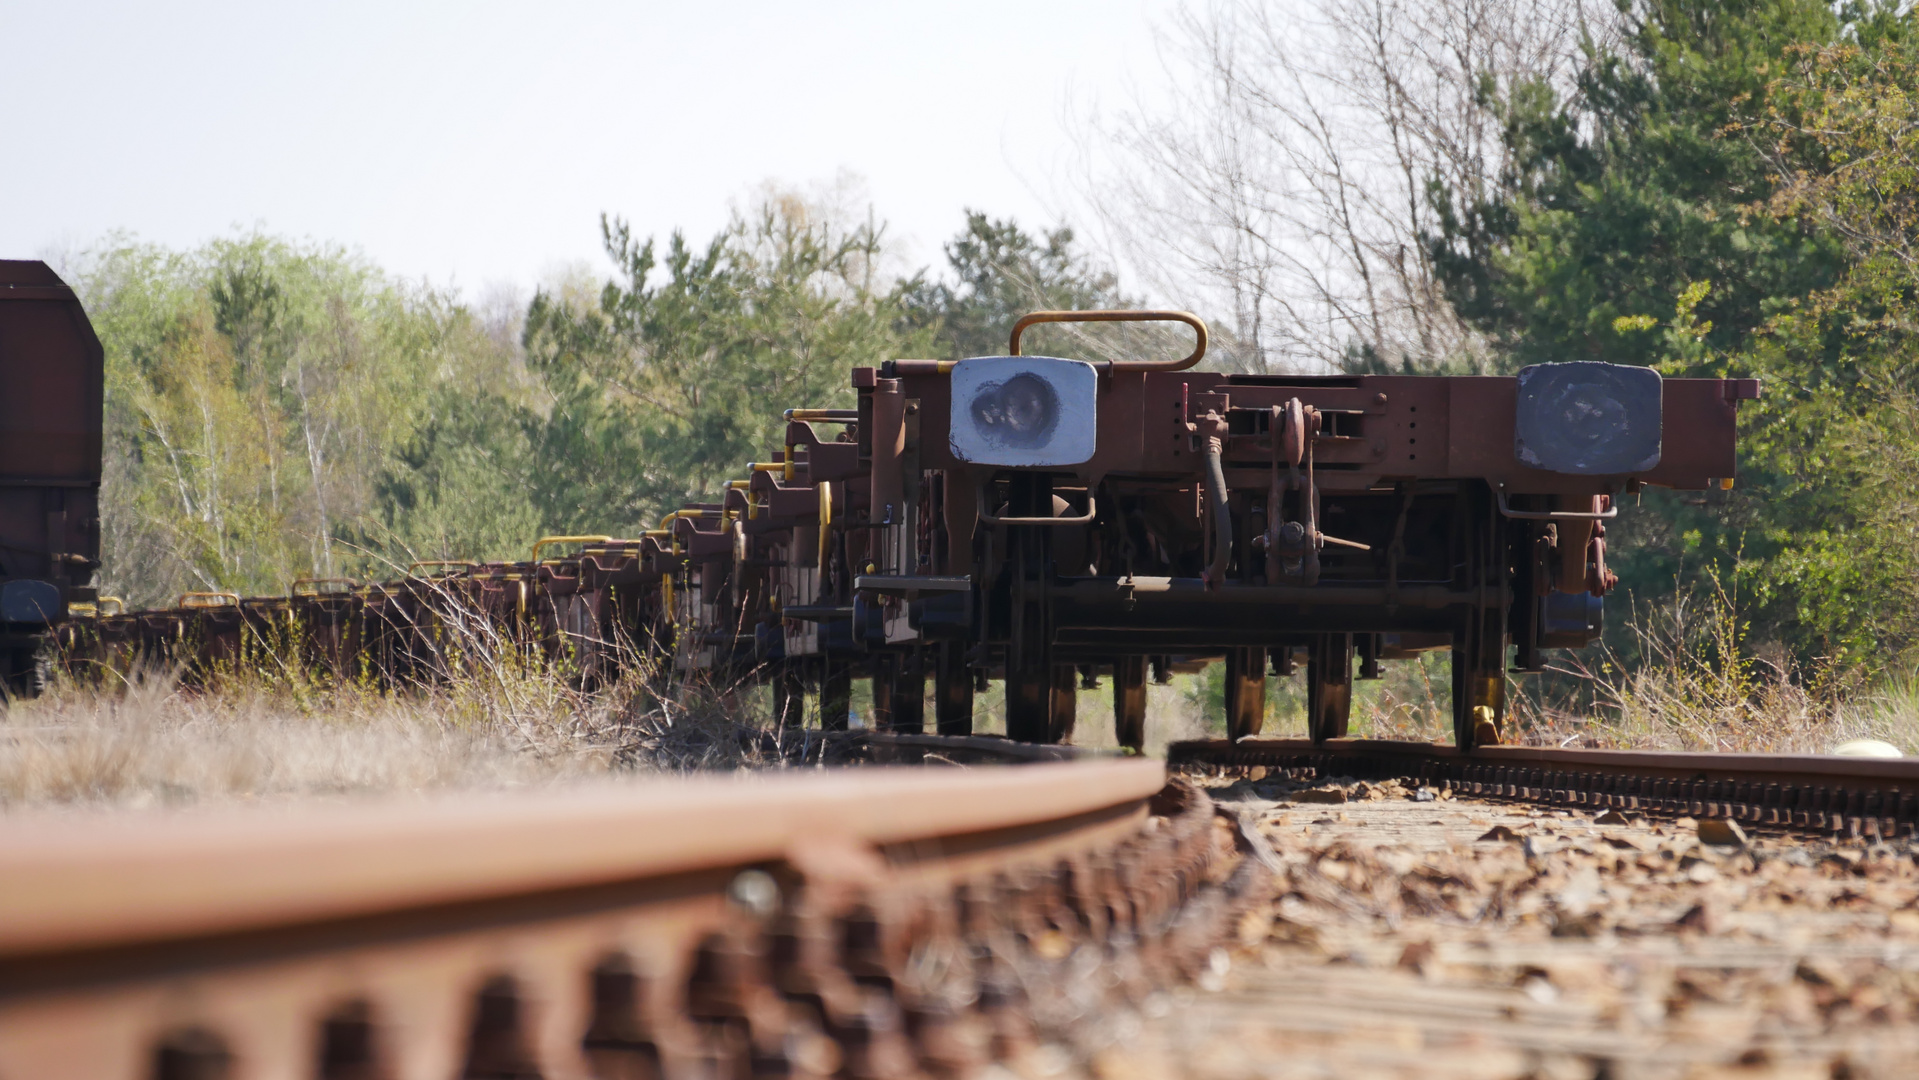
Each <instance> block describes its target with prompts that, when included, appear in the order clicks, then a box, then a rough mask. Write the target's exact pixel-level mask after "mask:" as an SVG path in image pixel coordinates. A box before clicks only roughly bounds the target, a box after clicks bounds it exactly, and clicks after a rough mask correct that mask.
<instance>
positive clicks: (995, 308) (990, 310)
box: [905, 210, 1128, 360]
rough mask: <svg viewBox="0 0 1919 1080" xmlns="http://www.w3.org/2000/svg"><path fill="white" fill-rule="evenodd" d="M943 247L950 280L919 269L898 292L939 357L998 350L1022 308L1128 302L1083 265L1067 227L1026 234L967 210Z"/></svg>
mask: <svg viewBox="0 0 1919 1080" xmlns="http://www.w3.org/2000/svg"><path fill="white" fill-rule="evenodd" d="M945 253H946V266H947V271H948V273H949V274H950V275H951V278H950V280H946V279H942V280H928V279H927V278H926V277H925V276H924V275H922V276H921V277H920V278H918V279H915V280H914V281H913V282H911V283H910V284H909V285H908V287H907V292H906V295H905V301H906V304H907V308H908V312H909V318H910V319H911V320H912V322H913V323H914V324H915V325H917V326H921V327H926V328H930V329H931V330H932V331H933V340H934V349H935V351H936V352H937V353H938V354H939V357H940V358H941V359H949V360H956V359H960V358H962V357H967V356H999V355H1001V354H1003V353H1005V351H1006V346H1007V334H1008V332H1009V331H1010V330H1011V329H1012V326H1013V323H1014V322H1016V321H1017V320H1018V319H1019V317H1020V316H1021V315H1024V314H1026V313H1027V312H1030V311H1042V310H1083V309H1089V308H1113V307H1125V306H1128V304H1127V301H1126V299H1125V298H1124V297H1123V296H1121V294H1120V292H1119V289H1118V283H1117V281H1116V280H1115V278H1114V277H1113V275H1112V274H1111V273H1110V272H1108V271H1102V270H1097V269H1094V268H1093V267H1091V266H1089V265H1088V264H1087V261H1086V258H1085V256H1084V255H1083V254H1082V253H1081V252H1080V251H1079V250H1078V249H1077V248H1076V247H1075V244H1074V238H1073V231H1072V230H1071V229H1068V228H1058V229H1054V230H1051V231H1050V232H1046V233H1043V234H1041V235H1039V236H1034V235H1033V234H1031V233H1028V232H1027V231H1025V230H1024V229H1022V228H1020V227H1019V225H1018V223H1016V222H1014V221H1013V220H1011V219H999V218H989V217H987V216H986V215H985V214H983V213H981V212H979V211H977V210H968V211H967V212H966V226H965V228H963V229H961V230H960V233H959V235H958V236H956V237H954V238H953V239H952V240H950V241H948V242H947V244H946V245H945ZM1035 333H1036V334H1037V333H1039V332H1037V331H1036V332H1035Z"/></svg>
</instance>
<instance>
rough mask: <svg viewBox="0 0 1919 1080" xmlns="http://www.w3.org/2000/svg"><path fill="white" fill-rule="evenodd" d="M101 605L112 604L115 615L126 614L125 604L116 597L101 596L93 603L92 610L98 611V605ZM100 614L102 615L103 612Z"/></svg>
mask: <svg viewBox="0 0 1919 1080" xmlns="http://www.w3.org/2000/svg"><path fill="white" fill-rule="evenodd" d="M102 604H112V605H113V613H114V614H115V615H125V614H126V613H127V602H126V601H125V600H122V599H120V598H119V597H117V596H102V597H101V598H100V599H98V600H95V601H94V602H93V609H94V610H95V611H99V610H100V605H102ZM102 614H104V612H103V613H102Z"/></svg>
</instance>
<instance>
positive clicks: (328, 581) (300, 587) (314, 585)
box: [287, 577, 360, 596]
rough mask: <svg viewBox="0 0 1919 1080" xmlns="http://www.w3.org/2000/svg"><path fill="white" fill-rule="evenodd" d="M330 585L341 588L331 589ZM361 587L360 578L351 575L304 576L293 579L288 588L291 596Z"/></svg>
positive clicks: (346, 591)
mask: <svg viewBox="0 0 1919 1080" xmlns="http://www.w3.org/2000/svg"><path fill="white" fill-rule="evenodd" d="M328 585H338V586H341V588H337V589H331V590H329V589H328V588H327V586H328ZM359 587H360V582H359V579H357V578H350V577H303V578H295V579H293V586H292V587H291V588H289V589H288V590H287V595H289V596H324V595H326V594H327V593H328V592H333V593H350V592H352V591H353V590H355V589H357V588H359Z"/></svg>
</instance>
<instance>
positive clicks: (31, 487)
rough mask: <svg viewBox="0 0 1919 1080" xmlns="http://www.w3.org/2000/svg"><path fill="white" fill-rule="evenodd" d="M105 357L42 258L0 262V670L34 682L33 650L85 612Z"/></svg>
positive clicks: (29, 685) (28, 687) (94, 542)
mask: <svg viewBox="0 0 1919 1080" xmlns="http://www.w3.org/2000/svg"><path fill="white" fill-rule="evenodd" d="M103 379H104V360H103V355H102V352H101V348H100V340H99V338H97V337H96V336H94V332H93V325H92V324H91V323H90V322H88V321H87V315H86V312H85V311H84V310H82V309H81V306H80V300H79V298H78V297H77V296H75V295H74V292H73V290H72V289H70V288H68V287H67V284H66V283H65V282H63V281H61V280H60V277H59V275H57V274H55V273H54V272H53V270H52V269H51V268H50V267H48V266H47V264H46V263H43V262H32V261H7V260H0V677H4V679H5V683H6V687H7V690H8V691H9V692H10V693H16V694H17V693H22V692H31V691H32V690H33V689H34V688H35V687H36V685H37V683H38V681H39V677H40V676H39V670H38V664H39V663H40V662H41V661H40V656H41V647H42V645H43V644H44V643H45V642H46V640H47V638H48V635H49V634H50V633H52V632H54V631H55V630H56V629H58V628H60V627H62V626H63V625H64V624H65V623H66V622H67V620H68V617H69V615H70V614H71V613H73V612H74V611H76V610H79V611H91V610H92V609H93V606H94V601H95V593H94V589H93V586H92V584H91V582H92V580H93V572H94V571H95V570H96V569H98V568H99V565H100V563H99V557H100V511H99V493H100V421H101V408H102V401H103V393H104V386H103Z"/></svg>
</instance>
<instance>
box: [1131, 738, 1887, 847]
mask: <svg viewBox="0 0 1919 1080" xmlns="http://www.w3.org/2000/svg"><path fill="white" fill-rule="evenodd" d="M1167 763H1168V764H1169V765H1170V766H1172V767H1174V768H1176V769H1179V768H1201V769H1205V768H1217V769H1223V770H1228V771H1248V770H1251V769H1254V768H1263V769H1266V770H1268V771H1269V772H1270V771H1274V770H1278V771H1284V772H1287V773H1289V774H1292V775H1295V776H1354V777H1409V778H1417V779H1418V780H1420V781H1422V782H1424V783H1427V784H1431V785H1434V786H1443V787H1450V788H1452V789H1453V790H1455V791H1458V792H1459V793H1461V794H1463V795H1469V796H1472V797H1475V798H1486V799H1511V800H1517V801H1524V802H1536V803H1546V804H1550V805H1555V806H1566V807H1574V808H1579V809H1585V810H1589V811H1594V812H1603V811H1606V810H1618V811H1622V812H1630V813H1641V814H1651V815H1658V816H1665V817H1693V818H1722V819H1727V820H1732V821H1737V822H1739V823H1740V824H1741V825H1742V826H1745V827H1748V828H1756V829H1779V830H1787V831H1792V832H1800V833H1814V834H1820V835H1825V836H1838V837H1845V838H1861V839H1873V840H1877V839H1891V838H1893V837H1912V836H1914V835H1915V833H1916V832H1919V759H1910V758H1863V757H1840V756H1837V755H1825V754H1724V753H1671V752H1666V751H1644V750H1560V749H1549V748H1544V747H1531V746H1482V747H1477V748H1475V749H1473V750H1471V751H1466V752H1462V751H1460V750H1458V749H1456V748H1454V747H1450V746H1440V745H1435V744H1432V743H1415V742H1393V741H1384V740H1371V739H1333V740H1329V741H1327V742H1325V743H1323V744H1321V745H1318V746H1315V745H1314V744H1313V743H1311V742H1309V741H1307V740H1305V739H1242V740H1240V741H1239V742H1236V743H1235V742H1226V741H1223V740H1222V741H1212V742H1184V743H1174V744H1173V745H1172V746H1171V747H1169V748H1168V750H1167Z"/></svg>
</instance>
